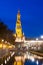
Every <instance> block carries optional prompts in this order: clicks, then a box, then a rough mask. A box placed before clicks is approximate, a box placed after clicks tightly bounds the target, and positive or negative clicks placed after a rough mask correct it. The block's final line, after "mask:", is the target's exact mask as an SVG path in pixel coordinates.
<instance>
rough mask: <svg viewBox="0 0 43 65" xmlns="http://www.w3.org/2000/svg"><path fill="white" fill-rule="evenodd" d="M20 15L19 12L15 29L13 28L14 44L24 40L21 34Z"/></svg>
mask: <svg viewBox="0 0 43 65" xmlns="http://www.w3.org/2000/svg"><path fill="white" fill-rule="evenodd" d="M20 18H21V15H20V11H18V13H17V21H16V27H15V34H14V36H15V38H16V39H15V41H16V42H22V41H23V40H24V35H23V33H22V25H21V19H20Z"/></svg>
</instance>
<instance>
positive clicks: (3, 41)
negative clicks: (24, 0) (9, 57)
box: [2, 39, 4, 49]
mask: <svg viewBox="0 0 43 65" xmlns="http://www.w3.org/2000/svg"><path fill="white" fill-rule="evenodd" d="M3 42H4V39H2V49H3Z"/></svg>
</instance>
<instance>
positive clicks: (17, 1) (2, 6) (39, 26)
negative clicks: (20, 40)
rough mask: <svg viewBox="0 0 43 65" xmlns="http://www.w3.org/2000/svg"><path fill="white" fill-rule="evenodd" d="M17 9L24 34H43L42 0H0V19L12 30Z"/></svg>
mask: <svg viewBox="0 0 43 65" xmlns="http://www.w3.org/2000/svg"><path fill="white" fill-rule="evenodd" d="M18 10H20V13H21V23H22V28H23V32H24V33H25V36H27V37H38V36H40V35H43V0H0V19H1V20H2V21H3V22H4V23H5V24H6V25H7V26H8V28H9V29H11V30H13V31H15V24H16V15H17V12H18Z"/></svg>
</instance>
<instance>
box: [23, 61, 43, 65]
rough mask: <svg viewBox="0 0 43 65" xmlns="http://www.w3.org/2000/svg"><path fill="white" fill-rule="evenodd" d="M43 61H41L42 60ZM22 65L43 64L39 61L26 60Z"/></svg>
mask: <svg viewBox="0 0 43 65" xmlns="http://www.w3.org/2000/svg"><path fill="white" fill-rule="evenodd" d="M42 61H43V60H42ZM24 65H43V62H41V61H34V62H33V61H31V60H26V61H25V63H24Z"/></svg>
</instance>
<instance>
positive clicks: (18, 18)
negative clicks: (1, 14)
mask: <svg viewBox="0 0 43 65" xmlns="http://www.w3.org/2000/svg"><path fill="white" fill-rule="evenodd" d="M20 16H21V15H20V10H18V14H17V21H19V20H20Z"/></svg>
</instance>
